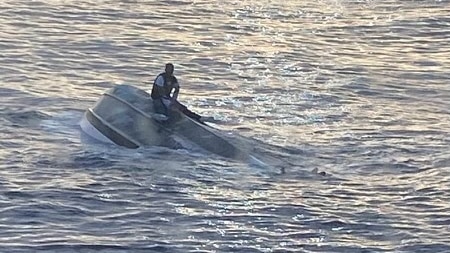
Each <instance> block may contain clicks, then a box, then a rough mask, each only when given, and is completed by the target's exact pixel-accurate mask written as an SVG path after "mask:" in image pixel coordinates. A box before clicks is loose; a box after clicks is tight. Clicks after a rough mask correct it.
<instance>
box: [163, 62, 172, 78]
mask: <svg viewBox="0 0 450 253" xmlns="http://www.w3.org/2000/svg"><path fill="white" fill-rule="evenodd" d="M173 70H174V67H173V64H172V63H167V64H166V70H165V71H166V74H168V75H173Z"/></svg>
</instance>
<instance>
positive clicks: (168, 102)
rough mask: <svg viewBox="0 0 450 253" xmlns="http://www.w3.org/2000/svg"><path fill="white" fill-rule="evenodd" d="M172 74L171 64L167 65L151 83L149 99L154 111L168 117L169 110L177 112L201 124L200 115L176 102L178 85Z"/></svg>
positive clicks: (178, 90)
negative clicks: (151, 100)
mask: <svg viewBox="0 0 450 253" xmlns="http://www.w3.org/2000/svg"><path fill="white" fill-rule="evenodd" d="M173 72H174V66H173V64H172V63H167V64H166V68H165V71H164V72H163V73H161V74H159V75H158V76H157V77H156V79H155V81H154V82H153V88H152V93H151V97H152V99H153V105H154V108H155V111H156V112H158V113H162V114H165V115H167V116H170V111H171V110H179V111H181V112H182V113H184V114H185V115H186V116H188V117H190V118H192V119H194V120H196V121H198V122H200V123H203V122H202V121H200V118H201V116H200V115H198V114H196V113H194V112H192V111H190V110H189V109H187V107H186V106H184V105H182V104H181V103H180V102H178V100H177V98H178V93H179V92H180V85H179V83H178V80H177V78H176V77H175V76H174V75H173ZM172 91H173V93H172Z"/></svg>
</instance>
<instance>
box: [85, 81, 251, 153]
mask: <svg viewBox="0 0 450 253" xmlns="http://www.w3.org/2000/svg"><path fill="white" fill-rule="evenodd" d="M161 116H163V115H161V114H157V113H155V110H154V109H153V101H152V98H151V97H150V94H148V93H147V92H145V91H143V90H141V89H139V88H137V87H134V86H131V85H117V86H115V87H113V88H111V89H110V90H108V91H107V92H105V93H104V94H103V96H102V97H101V98H100V100H98V101H97V103H96V104H95V105H94V107H92V108H89V109H87V110H86V112H85V114H84V116H83V119H82V120H81V122H80V126H81V128H82V130H83V131H84V132H85V133H87V134H88V135H90V136H92V137H94V138H96V139H97V140H100V141H103V142H109V143H115V144H117V145H120V146H124V147H127V148H138V147H142V146H165V147H170V148H186V146H189V145H192V144H193V145H195V146H196V147H199V148H201V149H203V150H206V151H208V152H211V153H214V154H217V155H220V156H223V157H226V158H232V159H238V160H246V161H248V160H249V159H250V160H253V159H254V158H253V157H252V156H251V155H250V154H249V152H248V151H247V150H244V149H243V148H242V147H241V146H239V145H240V144H238V143H236V140H232V139H233V138H227V135H226V134H224V133H222V132H220V131H219V130H217V129H215V128H213V127H211V126H208V125H206V124H204V123H202V122H198V121H196V120H194V119H191V118H189V117H188V116H186V115H184V114H183V113H182V112H180V111H172V112H171V114H170V117H168V118H164V117H161Z"/></svg>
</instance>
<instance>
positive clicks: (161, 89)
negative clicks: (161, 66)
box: [155, 75, 164, 97]
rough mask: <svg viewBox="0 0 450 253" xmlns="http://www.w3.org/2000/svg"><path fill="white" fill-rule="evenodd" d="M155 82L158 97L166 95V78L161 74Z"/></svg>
mask: <svg viewBox="0 0 450 253" xmlns="http://www.w3.org/2000/svg"><path fill="white" fill-rule="evenodd" d="M155 84H156V85H155V86H156V87H155V88H156V93H157V94H158V97H162V96H164V78H163V77H162V76H161V75H159V76H158V77H157V78H156V80H155Z"/></svg>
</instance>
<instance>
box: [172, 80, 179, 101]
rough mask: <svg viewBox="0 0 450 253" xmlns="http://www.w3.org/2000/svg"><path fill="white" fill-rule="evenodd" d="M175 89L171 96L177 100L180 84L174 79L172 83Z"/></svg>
mask: <svg viewBox="0 0 450 253" xmlns="http://www.w3.org/2000/svg"><path fill="white" fill-rule="evenodd" d="M173 86H174V87H173V88H174V89H175V91H174V92H173V95H172V98H173V99H175V100H177V99H178V93H179V92H180V85H179V84H178V81H177V80H176V79H175V83H174V85H173Z"/></svg>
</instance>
